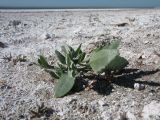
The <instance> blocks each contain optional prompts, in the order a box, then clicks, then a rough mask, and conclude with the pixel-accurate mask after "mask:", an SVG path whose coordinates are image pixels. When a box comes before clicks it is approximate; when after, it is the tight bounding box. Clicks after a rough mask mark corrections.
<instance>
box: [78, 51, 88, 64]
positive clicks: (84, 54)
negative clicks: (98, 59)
mask: <svg viewBox="0 0 160 120" xmlns="http://www.w3.org/2000/svg"><path fill="white" fill-rule="evenodd" d="M85 56H86V53H84V52H83V53H82V54H81V56H80V57H79V59H78V63H81V62H82V61H83V60H84V58H85Z"/></svg>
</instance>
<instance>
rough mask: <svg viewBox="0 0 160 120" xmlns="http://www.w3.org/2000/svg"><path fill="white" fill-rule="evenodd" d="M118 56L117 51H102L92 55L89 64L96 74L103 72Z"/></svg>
mask: <svg viewBox="0 0 160 120" xmlns="http://www.w3.org/2000/svg"><path fill="white" fill-rule="evenodd" d="M117 56H118V51H117V50H116V49H102V50H100V51H97V52H93V54H91V58H90V61H89V64H90V66H91V67H92V69H93V70H94V71H95V72H96V73H99V72H103V71H104V70H105V68H106V67H107V66H109V64H110V63H111V62H112V60H114V59H115V58H116V57H117Z"/></svg>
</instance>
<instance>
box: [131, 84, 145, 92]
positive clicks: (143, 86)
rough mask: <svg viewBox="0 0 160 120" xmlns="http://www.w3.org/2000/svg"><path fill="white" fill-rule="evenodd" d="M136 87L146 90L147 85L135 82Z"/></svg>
mask: <svg viewBox="0 0 160 120" xmlns="http://www.w3.org/2000/svg"><path fill="white" fill-rule="evenodd" d="M134 89H136V90H144V89H145V85H143V84H140V83H135V84H134Z"/></svg>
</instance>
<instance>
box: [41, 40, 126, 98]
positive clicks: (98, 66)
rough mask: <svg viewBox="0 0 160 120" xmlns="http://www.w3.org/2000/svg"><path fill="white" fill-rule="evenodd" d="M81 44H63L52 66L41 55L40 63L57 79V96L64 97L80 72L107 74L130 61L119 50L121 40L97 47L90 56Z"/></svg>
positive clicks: (56, 51) (119, 68) (56, 52)
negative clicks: (74, 47)
mask: <svg viewBox="0 0 160 120" xmlns="http://www.w3.org/2000/svg"><path fill="white" fill-rule="evenodd" d="M81 45H82V44H80V45H79V46H78V48H77V49H73V48H72V47H71V46H62V47H61V51H58V50H55V54H56V57H57V58H58V62H57V64H56V65H55V66H51V65H49V64H48V62H47V61H46V58H45V57H44V56H42V55H40V56H39V59H38V63H39V66H40V67H41V68H43V69H44V70H45V71H46V72H48V73H49V74H50V75H51V76H52V77H53V78H54V79H57V81H56V85H55V88H54V90H55V97H63V96H64V95H66V94H67V93H68V92H69V91H70V90H71V89H72V88H73V86H74V84H75V80H76V77H78V76H79V73H80V72H83V73H84V72H87V71H91V72H94V73H96V74H97V75H99V74H100V73H103V72H105V75H108V74H109V73H111V71H116V70H121V69H123V68H124V67H125V66H126V65H127V64H128V61H127V60H126V59H125V58H123V57H121V56H120V55H119V52H118V50H117V49H118V46H119V42H112V43H110V44H108V45H103V46H100V47H97V48H95V49H94V50H93V51H92V52H91V54H90V57H89V58H88V59H89V60H85V59H86V53H85V52H83V51H82V49H81Z"/></svg>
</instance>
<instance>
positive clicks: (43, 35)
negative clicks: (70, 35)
mask: <svg viewBox="0 0 160 120" xmlns="http://www.w3.org/2000/svg"><path fill="white" fill-rule="evenodd" d="M41 38H42V39H45V40H47V39H49V38H51V35H50V34H49V33H44V34H42V35H41Z"/></svg>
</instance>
